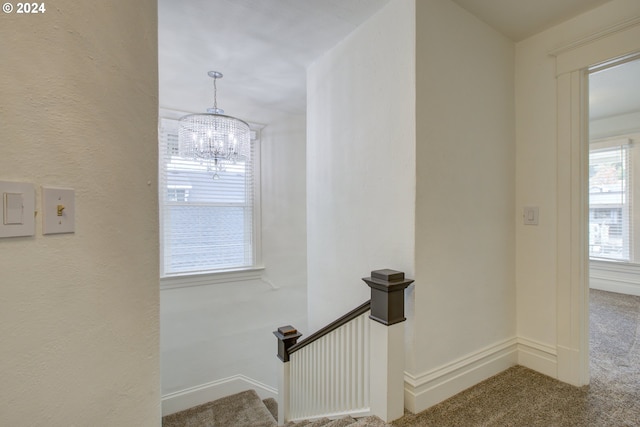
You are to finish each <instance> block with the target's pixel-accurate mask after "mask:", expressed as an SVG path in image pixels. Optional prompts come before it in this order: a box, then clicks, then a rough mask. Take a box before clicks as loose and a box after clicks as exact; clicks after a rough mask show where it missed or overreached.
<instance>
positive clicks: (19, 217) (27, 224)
mask: <svg viewBox="0 0 640 427" xmlns="http://www.w3.org/2000/svg"><path fill="white" fill-rule="evenodd" d="M0 203H1V204H2V209H0V215H1V216H2V218H1V220H0V238H2V237H23V236H33V235H34V234H35V229H36V227H35V225H36V221H35V218H34V216H35V211H36V191H35V187H34V186H33V184H29V183H26V182H8V181H0Z"/></svg>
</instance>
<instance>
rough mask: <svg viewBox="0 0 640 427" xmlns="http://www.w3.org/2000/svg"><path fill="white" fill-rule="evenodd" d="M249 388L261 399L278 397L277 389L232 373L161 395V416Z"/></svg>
mask: <svg viewBox="0 0 640 427" xmlns="http://www.w3.org/2000/svg"><path fill="white" fill-rule="evenodd" d="M249 389H254V390H255V391H256V392H257V393H258V395H259V396H260V398H261V399H266V398H269V397H273V398H274V399H277V398H278V390H276V389H275V388H273V387H270V386H268V385H266V384H262V383H260V382H258V381H255V380H253V379H251V378H249V377H245V376H244V375H234V376H232V377H229V378H223V379H221V380H216V381H212V382H210V383H206V384H201V385H198V386H195V387H191V388H188V389H185V390H180V391H177V392H174V393H169V394H167V395H165V396H162V416H165V415H169V414H173V413H176V412H179V411H183V410H185V409H189V408H192V407H194V406H197V405H201V404H203V403H207V402H211V401H212V400H216V399H220V398H221V397H225V396H229V395H230V394H235V393H240V392H241V391H244V390H249Z"/></svg>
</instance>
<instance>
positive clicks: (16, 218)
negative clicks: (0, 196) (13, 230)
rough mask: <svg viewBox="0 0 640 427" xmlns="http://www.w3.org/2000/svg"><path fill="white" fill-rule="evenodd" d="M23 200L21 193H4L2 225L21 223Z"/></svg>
mask: <svg viewBox="0 0 640 427" xmlns="http://www.w3.org/2000/svg"><path fill="white" fill-rule="evenodd" d="M23 200H24V198H23V195H22V193H4V212H3V222H4V225H20V224H22V223H23V219H22V217H23V215H24V204H23V202H22V201H23Z"/></svg>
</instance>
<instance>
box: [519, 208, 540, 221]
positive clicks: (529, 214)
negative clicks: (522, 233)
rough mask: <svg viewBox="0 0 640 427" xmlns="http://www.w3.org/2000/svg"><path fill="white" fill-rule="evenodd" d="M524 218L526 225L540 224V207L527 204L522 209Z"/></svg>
mask: <svg viewBox="0 0 640 427" xmlns="http://www.w3.org/2000/svg"><path fill="white" fill-rule="evenodd" d="M522 218H523V223H524V225H538V207H537V206H525V207H524V208H523V209H522Z"/></svg>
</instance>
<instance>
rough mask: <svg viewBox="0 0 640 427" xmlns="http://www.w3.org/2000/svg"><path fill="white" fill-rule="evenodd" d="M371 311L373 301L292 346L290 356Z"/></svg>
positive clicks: (289, 351)
mask: <svg viewBox="0 0 640 427" xmlns="http://www.w3.org/2000/svg"><path fill="white" fill-rule="evenodd" d="M369 310H371V300H369V301H367V302H365V303H363V304H362V305H360V306H358V307H356V308H354V309H353V310H351V311H350V312H348V313H347V314H345V315H344V316H342V317H340V318H338V319H336V320H334V321H333V322H331V323H329V324H328V325H327V326H325V327H324V328H321V329H319V330H317V331H316V332H314V333H313V334H311V335H309V336H308V337H306V338H305V339H303V340H302V341H300V342H298V343H296V344H294V345H292V346H291V347H290V348H289V350H288V353H289V355H291V354H293V353H294V352H296V351H298V350H300V349H301V348H304V347H306V346H308V345H309V344H311V343H312V342H314V341H317V340H319V339H320V338H322V337H323V336H325V335H328V334H329V333H331V332H333V331H335V330H336V329H338V328H339V327H341V326H343V325H346V324H347V323H349V322H350V321H352V320H353V319H355V318H356V317H358V316H360V315H362V314H364V313H366V312H367V311H369Z"/></svg>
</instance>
